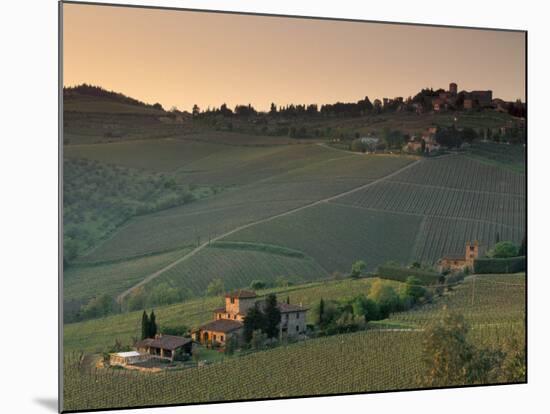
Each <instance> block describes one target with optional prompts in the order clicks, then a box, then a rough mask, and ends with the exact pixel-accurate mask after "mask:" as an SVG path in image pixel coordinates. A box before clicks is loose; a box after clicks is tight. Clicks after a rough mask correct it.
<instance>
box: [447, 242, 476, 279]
mask: <svg viewBox="0 0 550 414" xmlns="http://www.w3.org/2000/svg"><path fill="white" fill-rule="evenodd" d="M478 257H479V242H478V241H477V240H476V241H474V242H473V243H471V242H467V243H466V251H465V254H464V255H463V256H462V255H456V256H455V255H449V256H445V257H443V258H441V259H440V260H439V261H438V263H437V268H438V270H439V271H440V272H442V271H445V270H450V271H451V272H457V271H463V270H466V269H468V270H469V271H473V270H474V260H475V259H477V258H478Z"/></svg>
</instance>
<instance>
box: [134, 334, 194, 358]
mask: <svg viewBox="0 0 550 414" xmlns="http://www.w3.org/2000/svg"><path fill="white" fill-rule="evenodd" d="M192 345H193V341H192V340H191V338H184V337H183V336H175V335H163V334H158V335H155V337H154V338H145V339H143V340H141V341H138V342H137V343H136V344H135V346H134V347H135V348H136V350H137V351H138V352H140V353H141V354H146V355H149V356H150V357H152V358H158V359H164V360H167V361H171V362H172V361H174V357H175V355H176V352H178V350H180V349H181V350H183V352H185V353H187V354H191V349H192Z"/></svg>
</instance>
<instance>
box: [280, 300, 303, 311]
mask: <svg viewBox="0 0 550 414" xmlns="http://www.w3.org/2000/svg"><path fill="white" fill-rule="evenodd" d="M277 307H278V308H279V310H280V311H281V313H288V312H305V311H307V308H305V307H303V306H300V305H292V304H289V303H286V302H279V303H277Z"/></svg>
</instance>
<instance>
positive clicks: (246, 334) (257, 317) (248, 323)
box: [243, 303, 264, 343]
mask: <svg viewBox="0 0 550 414" xmlns="http://www.w3.org/2000/svg"><path fill="white" fill-rule="evenodd" d="M263 325H264V314H263V312H262V311H261V309H260V307H259V306H258V303H255V304H254V306H253V307H252V308H250V309H249V310H248V312H247V313H246V316H245V317H244V320H243V339H244V341H245V342H246V343H250V341H251V340H252V334H253V333H254V331H256V330H258V329H262V327H263Z"/></svg>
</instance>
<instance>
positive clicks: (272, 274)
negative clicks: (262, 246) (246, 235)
mask: <svg viewBox="0 0 550 414" xmlns="http://www.w3.org/2000/svg"><path fill="white" fill-rule="evenodd" d="M245 247H246V246H245ZM327 276H328V274H327V272H326V271H325V270H324V269H323V268H322V267H320V266H319V265H318V264H317V262H315V261H314V260H312V259H311V258H309V257H303V258H299V257H290V256H287V255H282V254H273V253H269V252H263V251H257V250H254V247H253V246H250V247H249V250H245V249H243V248H237V249H231V248H225V247H209V248H206V249H203V250H201V251H200V252H199V253H197V254H196V255H194V256H192V257H190V258H189V259H188V260H186V261H184V262H182V263H180V264H178V265H176V266H175V267H173V268H171V269H170V270H168V271H167V272H165V273H163V274H162V275H161V276H160V277H159V278H157V279H156V280H155V281H154V282H152V285H154V284H155V283H163V282H168V283H169V284H170V285H171V286H177V287H181V288H186V289H189V290H190V291H191V292H192V293H193V294H195V295H197V296H201V295H203V294H204V293H205V292H206V287H207V286H208V284H209V283H210V282H211V281H212V280H214V279H218V278H221V279H222V280H223V283H224V288H225V289H227V290H231V289H236V288H240V287H243V286H249V285H250V282H252V281H253V280H261V281H263V282H265V283H266V284H270V283H271V284H272V283H275V281H276V279H277V278H278V277H284V278H286V279H287V280H289V281H291V282H293V283H295V284H296V283H304V282H308V281H313V280H319V279H324V278H326V277H327Z"/></svg>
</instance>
